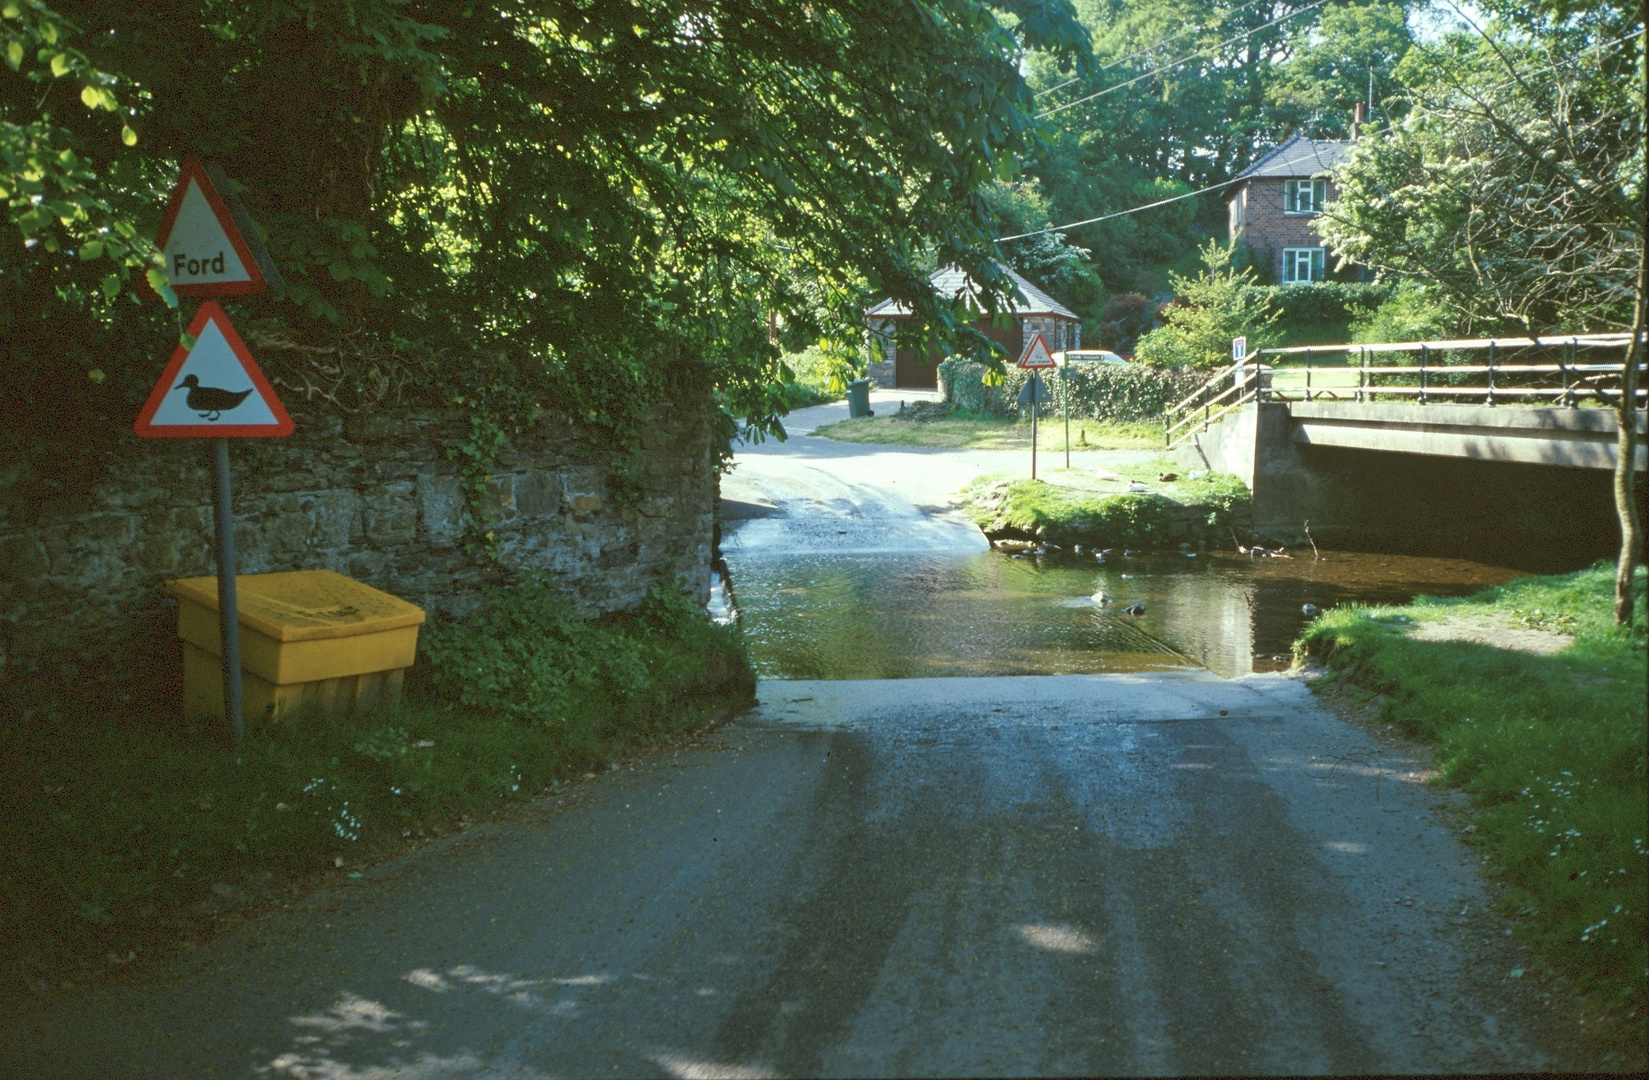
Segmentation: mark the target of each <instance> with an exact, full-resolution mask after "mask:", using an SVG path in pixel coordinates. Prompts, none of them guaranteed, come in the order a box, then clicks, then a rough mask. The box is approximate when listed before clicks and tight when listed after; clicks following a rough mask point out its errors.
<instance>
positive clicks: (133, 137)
mask: <svg viewBox="0 0 1649 1080" xmlns="http://www.w3.org/2000/svg"><path fill="white" fill-rule="evenodd" d="M120 141H121V142H123V143H125V144H126V145H127V146H136V145H137V132H135V131H133V130H132V125H130V124H123V125H121V128H120Z"/></svg>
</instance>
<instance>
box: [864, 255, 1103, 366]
mask: <svg viewBox="0 0 1649 1080" xmlns="http://www.w3.org/2000/svg"><path fill="white" fill-rule="evenodd" d="M1003 269H1004V270H1006V272H1007V275H1008V277H1010V278H1012V279H1013V282H1014V284H1016V285H1018V286H1019V291H1020V292H1021V293H1023V294H1024V296H1025V299H1024V301H1022V302H1021V301H1015V302H1014V305H1013V315H1012V319H1011V321H1009V322H1008V324H1007V325H1005V326H992V325H991V322H990V320H989V319H980V320H979V321H978V322H976V323H974V324H973V325H974V327H975V328H976V329H978V330H979V331H980V332H981V333H983V334H984V335H985V336H986V337H988V338H990V339H991V340H992V341H994V342H996V343H997V344H999V345H1001V346H1002V348H1003V349H1005V350H1006V351H1007V353H1008V360H1009V362H1010V363H1012V362H1014V361H1017V360H1018V359H1019V354H1020V353H1021V352H1023V351H1024V349H1025V346H1026V344H1028V343H1029V342H1030V340H1031V338H1032V336H1033V335H1035V334H1038V333H1040V334H1041V335H1042V340H1043V341H1045V342H1047V343H1048V348H1049V349H1052V350H1053V351H1055V352H1058V351H1059V350H1061V349H1080V348H1081V347H1082V318H1081V316H1079V315H1077V313H1076V312H1074V311H1072V310H1071V309H1070V308H1068V307H1066V306H1065V305H1064V304H1061V303H1060V302H1059V301H1058V300H1055V299H1054V298H1053V297H1051V296H1049V295H1048V294H1047V293H1045V292H1043V291H1042V290H1041V289H1039V288H1037V287H1036V286H1035V285H1032V284H1031V283H1030V282H1029V281H1026V280H1025V279H1024V278H1023V277H1021V276H1020V275H1018V274H1016V273H1014V272H1013V271H1012V270H1010V269H1008V268H1006V267H1003ZM930 280H931V281H932V283H933V288H934V291H935V292H937V293H939V295H941V296H960V295H962V293H963V291H964V290H967V291H970V292H972V291H976V290H977V286H976V285H974V284H973V282H972V281H971V280H970V279H969V278H968V276H967V275H966V274H965V273H964V272H963V271H961V270H960V269H958V268H956V267H946V268H945V269H943V270H940V271H939V272H937V273H935V274H934V275H933V277H932V278H931V279H930ZM910 317H911V313H910V308H908V307H907V306H905V305H904V304H902V303H900V302H898V301H896V300H892V299H888V300H883V301H882V302H881V303H880V304H877V305H876V306H874V307H872V308H871V309H870V310H868V311H866V312H865V321H866V322H867V323H868V324H869V326H870V335H871V344H872V348H873V349H875V350H877V352H876V354H875V355H879V356H880V357H881V359H880V360H873V361H872V362H871V365H870V374H869V378H870V381H871V382H872V383H874V384H876V385H877V386H883V387H889V388H893V387H899V388H907V389H913V390H932V389H935V388H937V387H938V385H939V361H940V360H942V359H944V357H942V356H938V355H934V356H930V357H929V358H928V359H927V360H926V361H925V362H923V361H921V360H919V359H918V357H917V356H916V353H915V350H912V349H902V348H897V347H896V343H895V341H894V335H895V334H896V333H897V331H898V328H899V323H900V322H902V321H904V320H906V319H909V318H910Z"/></svg>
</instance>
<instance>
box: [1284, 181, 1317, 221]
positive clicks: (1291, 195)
mask: <svg viewBox="0 0 1649 1080" xmlns="http://www.w3.org/2000/svg"><path fill="white" fill-rule="evenodd" d="M1327 201H1328V181H1327V180H1284V181H1283V213H1285V214H1308V215H1309V214H1320V213H1322V212H1323V203H1325V202H1327Z"/></svg>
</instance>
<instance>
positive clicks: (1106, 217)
mask: <svg viewBox="0 0 1649 1080" xmlns="http://www.w3.org/2000/svg"><path fill="white" fill-rule="evenodd" d="M1230 183H1231V181H1230V180H1221V181H1220V182H1219V183H1217V184H1209V185H1208V186H1207V187H1205V188H1198V189H1197V190H1195V191H1187V192H1186V193H1185V194H1184V195H1175V196H1173V197H1172V198H1168V199H1158V200H1157V201H1156V202H1153V203H1146V204H1145V205H1144V206H1135V207H1132V208H1130V209H1127V210H1118V211H1117V212H1116V213H1114V214H1101V215H1099V216H1098V217H1091V218H1084V219H1083V220H1081V221H1071V222H1067V223H1066V224H1064V225H1049V226H1048V227H1047V228H1046V229H1036V230H1033V231H1031V232H1022V233H1014V234H1013V235H1012V236H1001V237H998V238H997V241H996V242H997V243H998V244H1006V243H1007V242H1008V241H1009V240H1023V239H1025V238H1026V237H1028V236H1041V235H1043V234H1044V233H1051V232H1059V231H1061V230H1062V229H1075V228H1078V227H1080V226H1083V225H1094V224H1097V223H1099V222H1101V221H1110V220H1111V219H1112V218H1119V217H1127V216H1128V215H1129V214H1137V213H1139V212H1140V211H1141V210H1155V209H1156V208H1157V207H1159V206H1167V205H1168V204H1169V203H1177V202H1179V201H1180V200H1181V199H1189V198H1191V197H1193V196H1195V195H1205V194H1207V193H1208V192H1210V191H1214V190H1216V189H1218V188H1222V187H1225V186H1226V185H1227V184H1230Z"/></svg>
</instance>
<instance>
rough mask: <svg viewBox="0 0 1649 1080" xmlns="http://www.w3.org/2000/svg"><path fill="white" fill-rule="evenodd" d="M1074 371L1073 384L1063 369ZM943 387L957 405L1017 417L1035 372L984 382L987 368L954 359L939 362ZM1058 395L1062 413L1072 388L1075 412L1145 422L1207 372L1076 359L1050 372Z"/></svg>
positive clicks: (1051, 385)
mask: <svg viewBox="0 0 1649 1080" xmlns="http://www.w3.org/2000/svg"><path fill="white" fill-rule="evenodd" d="M1067 371H1068V372H1069V376H1068V378H1069V383H1068V384H1067V383H1066V378H1067V376H1066V375H1065V374H1063V372H1067ZM939 380H940V385H942V386H944V387H945V388H946V390H947V393H948V394H949V400H950V402H951V404H952V405H955V406H956V407H957V408H959V409H964V410H967V411H968V412H974V413H980V414H983V415H985V416H1004V417H1005V416H1015V415H1017V414H1018V411H1019V407H1018V405H1017V404H1016V402H1017V400H1018V398H1019V392H1020V390H1022V389H1024V387H1025V384H1026V383H1027V382H1029V381H1030V373H1029V372H1024V371H1020V370H1019V369H1017V368H1009V369H1008V372H1007V374H1006V376H1005V377H1004V379H1003V382H1002V384H1001V385H1000V386H986V385H985V384H984V368H982V367H981V366H980V365H978V364H975V363H973V362H971V361H968V360H958V359H955V358H952V359H950V360H946V361H945V362H944V363H942V364H940V365H939ZM1044 380H1045V381H1046V382H1047V383H1048V386H1049V389H1051V390H1052V391H1053V394H1054V405H1052V406H1050V407H1049V415H1052V412H1053V410H1054V409H1058V410H1059V411H1060V413H1061V414H1063V410H1064V399H1063V398H1062V397H1061V395H1062V394H1063V393H1064V392H1065V389H1066V386H1067V385H1068V386H1069V389H1070V394H1071V416H1072V417H1073V418H1080V419H1084V420H1113V421H1119V422H1122V423H1139V422H1141V421H1150V420H1156V419H1159V418H1160V417H1161V416H1162V414H1163V412H1164V411H1165V410H1166V409H1167V408H1168V406H1169V405H1172V404H1173V403H1174V402H1176V401H1178V400H1179V399H1180V398H1182V397H1184V396H1185V395H1187V394H1189V393H1190V392H1191V391H1193V390H1195V389H1196V388H1197V387H1198V386H1201V385H1202V376H1201V375H1199V374H1198V373H1197V372H1195V371H1191V370H1189V369H1183V368H1179V369H1176V368H1148V367H1143V366H1141V365H1137V364H1130V365H1128V366H1127V367H1121V366H1119V365H1116V364H1084V363H1074V364H1071V365H1070V366H1069V367H1068V368H1065V369H1062V373H1057V374H1054V375H1052V376H1051V377H1050V376H1044Z"/></svg>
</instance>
